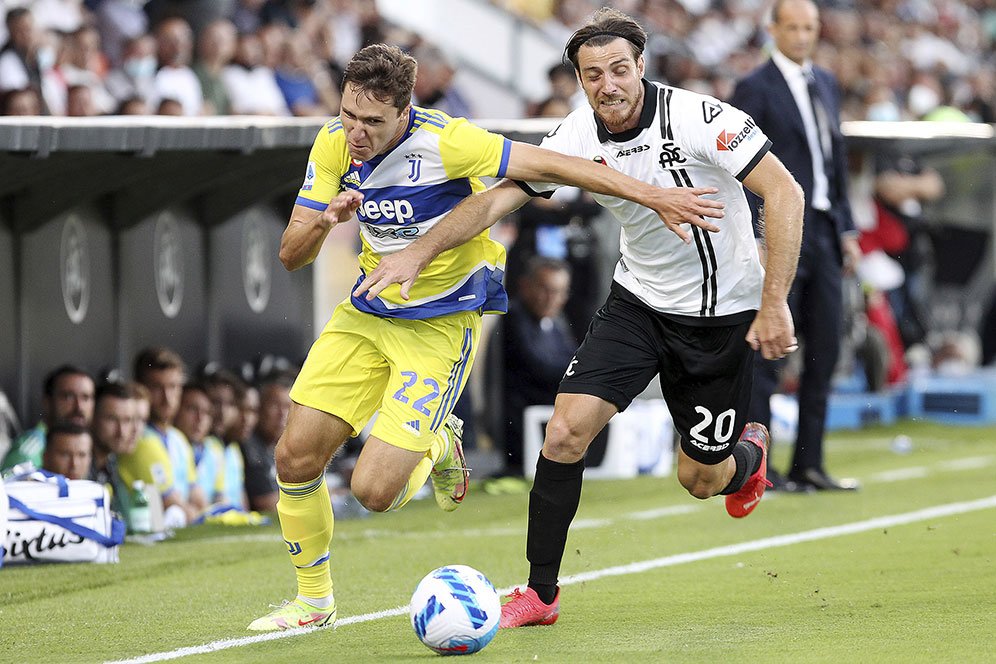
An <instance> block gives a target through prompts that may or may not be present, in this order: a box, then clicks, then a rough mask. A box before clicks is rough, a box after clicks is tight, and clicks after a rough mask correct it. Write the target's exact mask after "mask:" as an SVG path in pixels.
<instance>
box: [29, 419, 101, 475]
mask: <svg viewBox="0 0 996 664" xmlns="http://www.w3.org/2000/svg"><path fill="white" fill-rule="evenodd" d="M92 454H93V441H92V439H91V438H90V431H89V430H88V429H87V428H86V427H84V426H80V425H78V424H71V423H68V422H67V423H64V424H55V425H52V428H51V429H49V432H48V444H47V445H46V446H45V454H44V455H43V456H42V469H44V470H47V471H49V472H50V473H58V474H59V475H64V476H65V477H66V479H69V480H85V479H86V478H87V477H88V476H89V474H90V459H91V456H92Z"/></svg>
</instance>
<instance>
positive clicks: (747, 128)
mask: <svg viewBox="0 0 996 664" xmlns="http://www.w3.org/2000/svg"><path fill="white" fill-rule="evenodd" d="M755 129H757V125H756V124H754V120H753V119H751V118H747V124H745V125H744V128H743V129H741V130H740V131H739V132H737V133H736V134H732V133H730V132H728V131H726V130H725V129H724V130H723V131H721V132H719V136H717V137H716V149H717V150H719V151H720V152H733V151H734V150H736V149H737V148H738V147H740V144H741V143H743V142H744V141H745V140H749V139H750V138H752V137H753V134H754V130H755Z"/></svg>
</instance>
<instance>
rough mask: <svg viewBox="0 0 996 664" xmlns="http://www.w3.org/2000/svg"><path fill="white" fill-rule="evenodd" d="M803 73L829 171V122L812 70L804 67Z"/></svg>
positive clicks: (824, 159) (817, 135)
mask: <svg viewBox="0 0 996 664" xmlns="http://www.w3.org/2000/svg"><path fill="white" fill-rule="evenodd" d="M804 75H805V77H806V90H808V91H809V103H810V104H811V105H812V107H813V118H814V119H815V120H816V137H817V139H818V140H819V144H820V151H821V152H822V153H823V163H824V164H825V165H826V166H827V173H830V169H829V166H830V123H829V120H828V118H827V109H826V107H825V106H824V105H823V101H822V100H821V99H820V94H819V92H818V91H817V90H816V76H814V75H813V70H812V69H806V70H805V72H804Z"/></svg>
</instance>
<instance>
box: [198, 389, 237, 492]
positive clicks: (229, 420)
mask: <svg viewBox="0 0 996 664" xmlns="http://www.w3.org/2000/svg"><path fill="white" fill-rule="evenodd" d="M203 382H204V386H205V387H206V388H207V393H208V396H209V397H210V398H211V406H212V408H213V409H214V410H213V413H212V426H211V437H212V438H214V439H216V440H217V441H218V442H219V444H220V445H221V446H222V448H223V449H224V457H225V461H224V467H223V475H224V502H227V503H228V504H230V505H235V506H237V507H243V508H245V507H246V501H245V461H244V459H243V457H242V448H241V447H240V446H239V442H237V439H236V438H235V437H234V436H233V434H234V433H236V429H237V427H238V423H239V400H240V398H241V396H242V394H243V392H244V391H245V389H246V386H245V385H244V384H243V383H242V381H241V380H239V378H238V377H237V376H235V374H233V373H232V372H230V371H228V370H227V369H219V370H217V371H213V372H211V373H209V374H208V375H207V376H205V378H204V381H203Z"/></svg>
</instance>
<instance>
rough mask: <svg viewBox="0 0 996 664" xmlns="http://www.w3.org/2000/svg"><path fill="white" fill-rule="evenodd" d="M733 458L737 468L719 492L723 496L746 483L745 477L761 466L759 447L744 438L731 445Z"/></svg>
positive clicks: (737, 489) (738, 489)
mask: <svg viewBox="0 0 996 664" xmlns="http://www.w3.org/2000/svg"><path fill="white" fill-rule="evenodd" d="M733 460H734V461H735V462H736V464H737V470H736V471H735V472H734V473H733V479H731V480H730V483H729V484H727V485H726V488H725V489H723V490H722V491H720V492H719V493H720V494H722V495H724V496H726V495H729V494H731V493H736V492H737V491H740V489H742V488H743V486H744V484H746V483H747V478H748V477H750V476H751V475H753V474H754V473H756V472H757V469H758V468H760V467H761V448H759V447H758V446H757V445H755V444H754V443H750V442H747V441H746V440H738V441H737V444H736V445H734V447H733Z"/></svg>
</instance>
